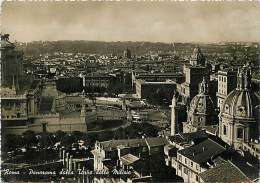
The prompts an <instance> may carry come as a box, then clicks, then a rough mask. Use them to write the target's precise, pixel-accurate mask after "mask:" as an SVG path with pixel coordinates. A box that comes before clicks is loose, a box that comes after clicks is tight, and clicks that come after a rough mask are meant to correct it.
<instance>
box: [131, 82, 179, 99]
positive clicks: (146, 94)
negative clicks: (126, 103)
mask: <svg viewBox="0 0 260 183" xmlns="http://www.w3.org/2000/svg"><path fill="white" fill-rule="evenodd" d="M135 88H136V94H137V96H138V98H141V99H147V98H150V97H151V96H154V94H155V92H156V91H158V92H159V90H161V91H162V92H165V95H166V94H167V93H173V92H174V91H175V90H176V83H175V82H173V81H171V80H168V81H164V82H149V81H144V80H141V79H138V80H136V85H135Z"/></svg>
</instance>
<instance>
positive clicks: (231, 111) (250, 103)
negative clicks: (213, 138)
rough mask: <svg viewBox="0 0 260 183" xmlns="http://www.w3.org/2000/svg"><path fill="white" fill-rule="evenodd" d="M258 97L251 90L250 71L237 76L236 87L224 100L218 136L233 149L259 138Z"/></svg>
mask: <svg viewBox="0 0 260 183" xmlns="http://www.w3.org/2000/svg"><path fill="white" fill-rule="evenodd" d="M259 103H260V97H259V95H258V94H257V93H256V92H254V91H253V90H252V88H251V69H250V68H249V67H248V66H244V67H243V68H242V69H240V70H239V71H238V74H237V87H236V89H234V90H233V91H232V92H231V93H230V94H229V95H228V96H227V98H226V99H225V101H224V104H223V107H222V110H221V114H220V122H219V136H220V137H221V138H222V139H223V140H224V141H225V142H226V143H228V144H229V145H231V146H234V148H235V149H239V148H242V146H243V143H249V142H250V141H251V139H252V140H254V139H256V140H258V138H259V114H260V113H259V108H260V106H259Z"/></svg>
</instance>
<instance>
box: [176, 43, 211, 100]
mask: <svg viewBox="0 0 260 183" xmlns="http://www.w3.org/2000/svg"><path fill="white" fill-rule="evenodd" d="M183 73H184V74H185V81H184V83H181V84H179V85H177V90H178V92H179V94H180V95H181V96H182V100H183V101H184V103H189V102H190V100H191V99H192V98H193V97H194V96H195V95H197V94H198V91H199V88H198V85H199V83H201V81H202V79H203V77H204V76H208V74H209V73H208V72H207V68H206V67H205V57H204V55H203V54H202V52H201V50H200V48H194V50H193V53H192V55H191V58H190V63H189V64H187V65H184V66H183Z"/></svg>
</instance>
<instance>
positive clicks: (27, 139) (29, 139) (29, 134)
mask: <svg viewBox="0 0 260 183" xmlns="http://www.w3.org/2000/svg"><path fill="white" fill-rule="evenodd" d="M23 143H24V145H25V146H26V147H29V146H31V145H33V144H36V143H37V138H36V135H35V133H34V131H32V130H27V131H25V132H24V133H23Z"/></svg>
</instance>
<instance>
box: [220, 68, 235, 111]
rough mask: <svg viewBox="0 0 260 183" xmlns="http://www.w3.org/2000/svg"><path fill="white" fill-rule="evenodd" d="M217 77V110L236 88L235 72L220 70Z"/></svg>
mask: <svg viewBox="0 0 260 183" xmlns="http://www.w3.org/2000/svg"><path fill="white" fill-rule="evenodd" d="M217 77H218V91H217V94H216V95H217V105H218V107H219V108H221V106H222V105H223V102H224V100H225V98H226V97H227V95H228V94H229V93H230V92H231V91H232V90H234V89H235V88H236V85H237V71H236V70H231V69H226V70H220V71H218V74H217Z"/></svg>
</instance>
